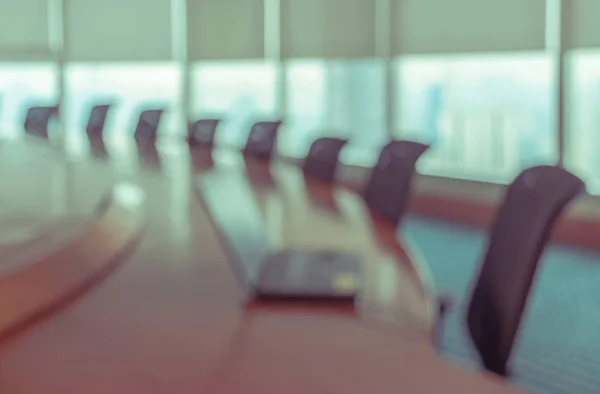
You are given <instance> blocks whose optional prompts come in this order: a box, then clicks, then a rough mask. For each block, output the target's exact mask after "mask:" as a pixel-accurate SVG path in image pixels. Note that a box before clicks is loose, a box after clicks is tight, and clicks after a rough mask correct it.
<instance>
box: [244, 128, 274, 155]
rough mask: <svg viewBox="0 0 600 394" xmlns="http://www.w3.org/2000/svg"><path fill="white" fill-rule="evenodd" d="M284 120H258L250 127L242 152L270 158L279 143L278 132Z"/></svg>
mask: <svg viewBox="0 0 600 394" xmlns="http://www.w3.org/2000/svg"><path fill="white" fill-rule="evenodd" d="M281 123H282V121H273V122H258V123H255V124H254V125H252V127H251V128H250V134H248V140H247V141H246V146H244V149H243V150H242V152H243V153H244V155H246V156H248V157H253V158H257V159H262V160H270V159H271V156H273V152H274V151H275V147H276V145H277V134H278V132H279V127H280V126H281Z"/></svg>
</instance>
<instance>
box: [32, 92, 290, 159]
mask: <svg viewBox="0 0 600 394" xmlns="http://www.w3.org/2000/svg"><path fill="white" fill-rule="evenodd" d="M111 107H112V106H111V105H110V104H100V105H95V106H93V107H92V108H91V110H90V114H89V117H88V121H87V125H86V128H85V130H86V134H87V136H88V138H89V139H90V140H91V141H94V142H96V141H101V140H103V138H104V129H105V125H106V119H107V117H108V114H109V111H110V109H111ZM165 111H166V110H165V109H164V108H153V109H145V110H143V111H141V112H140V114H139V116H138V120H137V125H136V128H135V131H134V133H133V136H134V139H135V141H136V142H137V143H154V142H155V141H156V140H157V138H158V128H159V126H160V122H161V119H162V117H163V115H164V113H165ZM58 113H59V107H58V106H56V105H55V106H38V107H31V108H29V110H28V111H27V114H26V116H25V121H24V129H25V132H26V133H27V134H30V135H33V136H36V137H41V138H46V139H47V138H49V125H50V121H51V119H52V117H54V116H56V115H58ZM220 122H221V120H220V119H200V120H196V121H193V122H190V123H189V125H188V134H187V141H188V143H189V144H190V145H204V146H212V145H213V144H214V139H215V135H216V131H217V127H218V126H219V123H220ZM281 123H282V122H281V121H270V122H257V123H255V124H254V125H253V126H252V127H251V130H250V134H249V136H248V141H247V144H246V147H245V150H246V151H247V153H252V154H253V155H254V156H259V157H262V158H269V157H271V155H272V154H273V151H274V149H275V143H276V139H277V132H278V130H279V126H280V125H281Z"/></svg>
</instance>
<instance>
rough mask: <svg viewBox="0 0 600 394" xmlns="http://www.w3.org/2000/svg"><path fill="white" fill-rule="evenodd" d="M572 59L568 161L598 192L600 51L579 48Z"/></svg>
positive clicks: (567, 140) (590, 186)
mask: <svg viewBox="0 0 600 394" xmlns="http://www.w3.org/2000/svg"><path fill="white" fill-rule="evenodd" d="M569 60H570V62H569V63H570V64H569V65H570V67H569V68H568V69H569V70H570V73H569V74H568V77H569V81H570V88H569V91H568V93H569V94H568V96H567V97H568V98H569V101H568V102H567V109H568V112H567V115H568V127H567V130H566V132H567V133H566V137H567V138H566V141H565V142H566V146H565V165H566V166H567V168H568V169H569V170H571V171H573V172H574V173H575V174H577V175H578V176H580V177H582V179H584V180H585V181H586V183H587V184H588V191H589V192H590V193H597V192H598V191H600V139H599V138H598V136H599V135H600V51H598V50H581V51H577V52H574V53H573V54H572V55H571V58H570V59H569Z"/></svg>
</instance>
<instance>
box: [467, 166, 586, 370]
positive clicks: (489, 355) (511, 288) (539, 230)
mask: <svg viewBox="0 0 600 394" xmlns="http://www.w3.org/2000/svg"><path fill="white" fill-rule="evenodd" d="M584 191H585V184H584V183H583V181H581V180H580V179H579V178H577V177H576V176H575V175H573V174H571V173H569V172H568V171H566V170H564V169H561V168H558V167H552V166H540V167H533V168H530V169H528V170H525V171H523V172H522V173H521V174H520V175H519V176H518V177H517V178H516V179H515V180H514V181H513V183H512V184H511V185H510V186H509V187H508V189H507V192H506V195H505V197H504V201H503V202H502V204H501V206H500V209H499V210H498V213H497V215H496V218H495V221H494V223H493V225H492V227H491V230H490V235H489V241H488V246H487V251H486V253H485V257H484V260H483V264H482V266H481V270H480V272H479V279H478V280H477V283H476V285H475V289H474V291H473V294H472V297H471V303H470V306H469V310H468V317H467V325H468V329H469V332H470V335H471V338H472V340H473V342H474V344H475V347H476V348H477V351H478V353H479V355H480V357H481V360H482V363H483V365H484V367H485V368H486V369H488V370H490V371H492V372H495V373H498V374H501V375H506V374H507V368H506V365H507V363H508V359H509V356H510V353H511V350H512V347H513V343H514V340H515V336H516V333H517V330H518V327H519V324H520V321H521V316H522V314H523V311H524V308H525V305H526V301H527V297H528V295H529V292H530V288H531V285H532V283H533V279H534V276H535V273H536V270H537V266H538V261H539V259H540V256H541V254H542V252H543V250H544V247H545V246H546V243H547V242H548V238H549V236H550V233H551V230H552V227H553V225H554V223H555V222H556V220H557V219H558V217H559V215H560V214H561V212H562V211H563V210H564V208H565V207H566V206H567V204H568V203H569V202H570V201H572V200H573V199H574V198H575V197H577V196H578V195H579V194H580V193H582V192H584Z"/></svg>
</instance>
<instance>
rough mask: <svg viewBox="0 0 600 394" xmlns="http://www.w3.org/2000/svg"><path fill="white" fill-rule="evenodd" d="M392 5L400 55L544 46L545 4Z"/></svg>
mask: <svg viewBox="0 0 600 394" xmlns="http://www.w3.org/2000/svg"><path fill="white" fill-rule="evenodd" d="M391 1H392V45H393V50H394V52H395V53H396V54H401V53H404V54H406V53H451V52H497V51H522V50H542V49H544V48H545V31H546V2H545V0H391Z"/></svg>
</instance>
